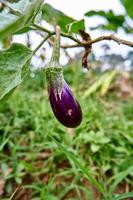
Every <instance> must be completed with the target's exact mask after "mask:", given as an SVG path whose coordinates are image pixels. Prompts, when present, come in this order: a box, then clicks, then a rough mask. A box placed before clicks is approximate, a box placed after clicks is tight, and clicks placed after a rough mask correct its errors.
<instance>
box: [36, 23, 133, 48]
mask: <svg viewBox="0 0 133 200" xmlns="http://www.w3.org/2000/svg"><path fill="white" fill-rule="evenodd" d="M33 26H34V27H36V28H37V29H39V30H41V31H43V32H46V33H48V34H50V33H53V35H54V34H55V32H52V31H50V30H48V29H46V28H44V27H42V26H40V25H38V24H33ZM61 36H63V37H67V38H69V39H71V40H73V41H74V42H76V44H74V45H64V46H62V48H74V47H86V46H88V45H91V44H94V43H97V42H100V41H103V40H110V41H111V40H112V41H114V42H117V43H118V44H123V45H126V46H129V47H133V42H131V41H128V40H124V39H121V38H119V37H116V36H114V35H113V34H112V35H105V36H100V37H97V38H95V39H91V40H89V41H87V42H83V41H80V40H78V39H76V38H74V37H73V36H72V35H69V34H67V33H63V32H61Z"/></svg>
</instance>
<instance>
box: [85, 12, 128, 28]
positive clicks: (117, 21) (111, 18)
mask: <svg viewBox="0 0 133 200" xmlns="http://www.w3.org/2000/svg"><path fill="white" fill-rule="evenodd" d="M96 15H98V16H100V17H103V18H105V19H106V21H107V22H105V24H102V25H100V28H102V29H107V30H113V31H117V29H118V28H119V27H122V26H123V24H124V23H125V17H124V16H123V15H115V14H114V12H113V11H112V10H110V11H108V12H105V11H103V10H101V11H93V10H92V11H89V12H86V13H85V16H87V17H93V16H96ZM97 28H99V26H97Z"/></svg>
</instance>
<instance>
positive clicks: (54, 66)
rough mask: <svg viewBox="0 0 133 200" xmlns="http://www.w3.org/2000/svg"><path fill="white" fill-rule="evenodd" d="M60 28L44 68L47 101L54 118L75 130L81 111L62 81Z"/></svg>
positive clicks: (57, 28) (79, 121)
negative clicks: (48, 60)
mask: <svg viewBox="0 0 133 200" xmlns="http://www.w3.org/2000/svg"><path fill="white" fill-rule="evenodd" d="M59 56H60V28H59V27H58V26H57V27H56V39H55V43H54V48H53V53H52V57H51V60H50V63H49V65H48V66H47V67H46V79H47V83H48V93H49V100H50V104H51V107H52V110H53V112H54V115H55V117H56V118H57V119H58V120H59V122H60V123H62V124H63V125H64V126H66V127H71V128H75V127H77V126H78V125H79V124H80V123H81V121H82V110H81V107H80V105H79V103H78V101H77V100H76V99H75V98H74V96H73V93H72V91H71V90H70V88H69V86H68V85H67V83H66V82H65V80H64V77H63V68H62V66H60V64H59Z"/></svg>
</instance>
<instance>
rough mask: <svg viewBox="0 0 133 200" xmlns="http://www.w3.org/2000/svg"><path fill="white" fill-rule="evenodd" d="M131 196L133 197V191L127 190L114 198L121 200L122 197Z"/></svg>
mask: <svg viewBox="0 0 133 200" xmlns="http://www.w3.org/2000/svg"><path fill="white" fill-rule="evenodd" d="M130 197H133V192H127V193H125V194H121V195H118V196H116V197H114V199H113V200H121V199H126V198H130Z"/></svg>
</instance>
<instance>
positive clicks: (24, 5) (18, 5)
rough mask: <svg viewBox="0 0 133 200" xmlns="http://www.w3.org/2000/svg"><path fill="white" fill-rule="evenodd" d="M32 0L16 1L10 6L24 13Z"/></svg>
mask: <svg viewBox="0 0 133 200" xmlns="http://www.w3.org/2000/svg"><path fill="white" fill-rule="evenodd" d="M29 4H30V1H29V0H21V1H18V2H15V3H9V5H10V7H11V8H12V9H13V10H15V11H18V12H19V13H21V14H23V12H25V11H26V8H27V7H28V6H29Z"/></svg>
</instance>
